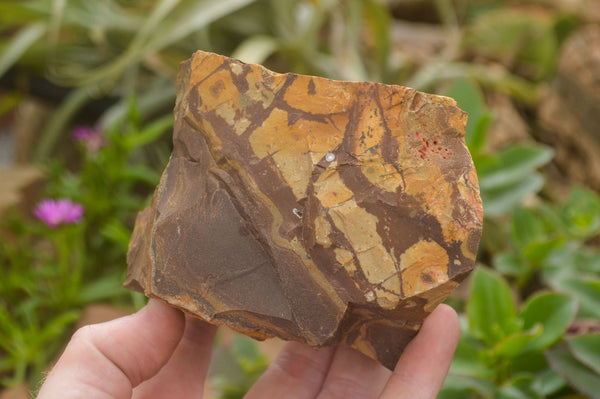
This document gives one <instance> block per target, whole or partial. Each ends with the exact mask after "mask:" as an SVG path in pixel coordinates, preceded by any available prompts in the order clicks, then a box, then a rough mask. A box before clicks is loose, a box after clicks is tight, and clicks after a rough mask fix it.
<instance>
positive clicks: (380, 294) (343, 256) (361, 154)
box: [125, 52, 483, 368]
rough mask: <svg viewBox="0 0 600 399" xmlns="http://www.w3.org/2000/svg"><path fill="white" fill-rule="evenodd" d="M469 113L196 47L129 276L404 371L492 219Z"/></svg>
mask: <svg viewBox="0 0 600 399" xmlns="http://www.w3.org/2000/svg"><path fill="white" fill-rule="evenodd" d="M466 120H467V115H466V114H465V113H464V112H462V111H461V110H460V109H459V108H458V107H457V106H456V103H455V102H454V101H453V100H452V99H449V98H446V97H439V96H433V95H428V94H423V93H420V92H417V91H415V90H413V89H409V88H405V87H398V86H387V85H383V84H377V83H368V82H338V81H331V80H327V79H323V78H317V77H311V76H301V75H295V74H277V73H274V72H271V71H269V70H267V69H265V68H263V67H261V66H259V65H247V64H243V63H241V62H239V61H236V60H233V59H229V58H226V57H222V56H219V55H216V54H210V53H204V52H197V53H196V54H195V55H194V56H193V57H192V58H191V59H190V60H188V61H186V62H184V63H183V64H182V65H181V69H180V73H179V79H178V85H177V104H176V108H175V131H174V137H173V141H174V150H173V154H172V157H171V160H170V162H169V165H168V166H167V168H166V170H165V172H164V174H163V176H162V179H161V182H160V185H159V186H158V187H157V189H156V192H155V195H154V199H153V201H152V204H151V205H150V206H149V207H148V208H146V209H145V210H144V211H142V212H141V213H140V214H139V216H138V218H137V221H136V226H135V231H134V233H133V237H132V240H131V244H130V249H129V256H128V263H129V270H128V278H127V281H126V283H125V285H126V286H127V287H129V288H132V289H135V290H138V291H142V292H144V293H145V294H146V295H148V296H152V297H158V298H161V299H163V300H165V301H166V302H168V303H170V304H171V305H173V306H176V307H178V308H180V309H183V310H184V311H186V312H188V313H190V314H192V315H196V316H198V317H201V318H203V319H205V320H207V321H209V322H211V323H214V324H226V325H228V326H230V327H232V328H234V329H236V330H238V331H241V332H243V333H245V334H247V335H250V336H252V337H255V338H258V339H264V338H268V337H272V336H277V337H280V338H283V339H286V340H297V341H300V342H304V343H306V344H309V345H312V346H316V347H318V346H323V345H332V344H337V343H345V344H348V345H350V346H352V347H354V348H356V349H357V350H359V351H361V352H362V353H364V354H366V355H368V356H370V357H372V358H374V359H377V360H378V361H380V362H381V363H382V364H384V365H385V366H386V367H388V368H393V367H394V365H395V363H396V361H397V360H398V358H399V356H400V354H401V353H402V350H403V349H404V347H405V346H406V344H407V343H408V342H409V341H410V339H411V338H412V337H413V336H414V335H415V334H416V332H417V331H418V329H419V327H420V326H421V323H422V321H423V319H424V318H425V317H426V316H427V314H429V312H431V311H432V310H433V309H434V308H435V306H436V305H437V304H438V303H440V302H441V301H443V300H444V299H445V298H446V297H447V296H448V295H449V294H450V292H451V291H452V290H453V289H454V288H455V287H456V286H457V285H458V284H459V282H460V281H462V280H463V279H464V278H465V277H466V276H467V274H468V273H469V272H470V271H471V269H472V268H473V264H474V261H475V254H476V251H477V247H478V242H479V238H480V234H481V224H482V216H483V215H482V207H481V200H480V198H479V189H478V184H477V176H476V174H475V170H474V168H473V164H472V161H471V157H470V155H469V153H468V151H467V148H466V146H465V143H464V139H463V136H464V127H465V123H466ZM440 333H443V332H440Z"/></svg>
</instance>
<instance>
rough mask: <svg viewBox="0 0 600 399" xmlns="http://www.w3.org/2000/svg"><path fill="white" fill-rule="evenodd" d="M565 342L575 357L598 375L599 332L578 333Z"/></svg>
mask: <svg viewBox="0 0 600 399" xmlns="http://www.w3.org/2000/svg"><path fill="white" fill-rule="evenodd" d="M567 344H568V345H569V348H570V349H571V353H572V354H573V356H575V358H577V359H578V360H579V361H580V362H581V363H583V364H585V365H586V366H587V367H589V368H590V369H592V370H593V371H595V372H596V374H598V375H600V334H585V335H578V336H576V337H572V338H569V339H568V340H567Z"/></svg>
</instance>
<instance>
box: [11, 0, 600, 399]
mask: <svg viewBox="0 0 600 399" xmlns="http://www.w3.org/2000/svg"><path fill="white" fill-rule="evenodd" d="M586 4H589V5H591V7H592V8H593V2H585V1H579V2H577V1H572V2H561V1H559V0H556V1H553V0H546V1H544V0H538V1H534V0H530V1H526V0H522V1H516V0H515V1H487V0H486V1H484V0H481V1H477V0H471V1H469V0H455V1H444V0H430V1H427V0H410V1H409V0H387V1H384V0H313V1H309V0H219V1H212V0H102V1H85V0H69V1H67V0H1V1H0V128H1V131H9V132H10V137H9V136H7V135H6V134H4V136H7V137H9V138H8V139H3V140H2V141H0V146H5V147H10V148H13V150H7V151H3V152H2V153H1V154H4V155H1V157H4V159H3V158H0V161H2V163H3V164H4V165H5V168H7V166H6V165H7V163H8V162H9V159H12V163H21V164H22V163H26V164H34V165H37V167H38V168H40V169H42V170H43V171H44V176H45V178H44V185H43V188H42V189H41V190H37V191H33V194H32V193H31V192H28V193H27V195H25V196H24V197H23V198H21V199H20V200H19V201H17V204H16V205H17V206H16V207H14V208H10V209H0V218H1V219H0V223H1V227H0V273H1V274H2V278H0V305H1V306H0V383H1V384H2V385H3V386H5V387H11V386H16V385H19V384H22V383H23V382H28V383H29V387H30V389H32V390H35V388H36V386H37V384H38V382H39V378H40V376H41V373H42V371H43V370H44V369H45V368H46V367H47V365H48V364H49V362H50V361H51V360H52V359H53V358H54V357H55V356H56V354H57V353H58V351H59V350H60V348H61V347H62V346H63V345H64V343H65V342H66V339H68V337H69V336H70V334H71V333H72V332H73V329H74V326H75V323H76V321H77V320H78V319H79V318H80V316H81V312H82V309H84V308H85V307H86V306H87V305H89V304H91V303H98V302H103V303H112V304H115V305H118V306H120V307H123V308H127V307H130V308H131V307H139V306H142V305H143V303H144V298H142V297H140V296H139V295H137V294H134V293H131V292H129V291H127V290H124V289H122V288H121V282H122V281H123V280H124V273H125V264H126V262H125V255H126V250H127V245H128V241H129V236H130V233H131V229H132V226H133V222H134V219H135V215H136V213H137V211H139V210H141V209H142V208H143V207H144V206H145V205H146V204H147V201H148V198H149V196H150V195H151V193H152V190H153V188H154V186H155V185H156V184H157V182H158V179H159V177H160V173H161V171H162V169H163V168H164V166H165V165H166V162H167V160H168V156H169V154H170V149H171V147H170V146H171V144H170V129H171V127H172V123H173V122H172V116H171V111H172V108H173V104H174V94H175V90H174V79H175V76H176V72H177V66H178V63H179V62H181V61H183V60H185V59H187V58H189V57H190V56H191V54H192V53H193V52H194V51H195V50H197V49H202V50H206V51H213V52H217V53H220V54H224V55H230V56H233V57H236V58H239V59H241V60H243V61H246V62H256V63H262V64H264V65H266V66H267V67H269V68H271V69H273V70H275V71H278V72H288V71H292V72H297V73H303V74H312V75H319V76H325V77H328V78H333V79H343V80H371V81H378V82H384V83H390V84H402V85H407V86H411V87H414V88H417V89H419V90H424V91H428V92H434V93H439V94H444V95H449V96H451V97H454V98H455V99H456V100H457V101H458V102H459V104H460V105H461V106H462V107H463V109H465V110H466V111H467V112H469V114H470V119H469V124H468V127H467V142H468V145H469V148H470V150H471V152H472V155H473V158H474V161H475V163H476V167H477V170H478V174H479V179H480V185H481V191H482V197H483V200H484V208H485V226H484V235H483V238H482V244H481V248H480V253H479V256H478V259H479V267H478V269H477V270H476V271H475V272H474V274H473V275H472V278H471V279H470V281H469V282H468V283H466V284H465V285H464V287H463V288H461V289H460V290H459V291H458V292H457V293H456V294H454V295H453V296H452V297H451V298H450V299H449V302H450V303H451V304H452V305H454V306H455V308H456V309H457V310H458V311H459V312H460V314H461V321H462V329H463V332H462V338H461V341H460V344H459V348H458V350H457V353H456V356H455V359H454V362H453V364H452V368H451V371H450V375H449V377H448V379H447V381H446V384H445V386H444V389H443V390H442V393H441V395H440V397H442V398H456V397H461V398H469V397H473V398H565V399H566V398H583V397H590V398H599V397H600V392H599V391H598V389H597V387H600V277H599V272H600V250H599V248H598V244H599V243H600V240H599V232H600V198H599V197H598V194H597V192H596V191H594V189H598V187H595V186H594V185H593V184H591V183H590V181H593V179H592V180H590V179H591V177H590V178H589V179H588V177H589V176H585V173H584V176H583V178H577V176H578V175H575V176H574V175H573V174H570V173H568V171H569V170H570V169H569V165H568V162H567V164H565V163H564V162H563V161H561V160H560V159H558V158H557V157H555V155H556V154H558V152H559V151H562V149H561V148H559V147H554V148H553V146H552V143H553V141H552V140H551V139H550V138H551V137H554V136H555V135H556V134H557V133H556V132H555V131H553V130H552V128H548V127H547V126H548V123H545V121H544V120H543V118H542V117H541V116H540V115H541V111H540V109H542V108H543V107H544V104H545V101H547V99H548V98H549V97H550V96H551V94H549V93H552V90H553V89H554V87H555V85H556V80H557V79H558V78H559V77H560V74H561V72H560V65H559V59H560V54H561V51H562V49H563V48H564V46H565V43H566V42H567V41H568V40H569V38H571V37H573V35H575V34H577V32H578V31H579V30H580V29H581V28H582V27H584V25H587V26H596V27H597V26H598V24H599V23H600V17H598V15H596V17H594V14H592V13H591V11H590V10H591V8H590V9H588V8H586ZM579 6H581V7H579ZM594 18H597V19H594ZM599 44H600V43H599ZM596 51H597V50H596ZM583 56H585V54H583ZM596 72H597V73H598V74H600V71H596ZM592 97H593V96H592ZM588 100H589V99H588ZM589 101H593V98H592V99H591V100H589ZM32 103H34V104H37V105H36V108H35V109H36V110H37V111H36V112H35V113H34V119H36V120H41V121H42V122H41V123H39V124H38V125H36V126H35V128H33V133H31V132H30V134H29V135H27V134H21V135H18V134H17V133H15V132H21V131H23V130H25V131H27V129H25V128H22V126H21V124H23V121H22V118H21V119H20V118H19V115H20V113H22V112H25V111H23V110H24V109H25V108H26V107H28V106H30V105H31V104H32ZM596 106H598V104H596ZM564 112H565V113H568V112H569V111H568V110H564ZM27 115H29V114H27ZM596 118H598V116H597V115H596ZM596 122H597V125H596V126H600V120H598V119H596ZM79 125H86V126H88V128H87V131H88V134H87V135H81V134H77V133H76V132H77V131H78V130H77V129H81V128H77V126H79ZM31 129H32V128H30V130H31ZM79 131H81V130H79ZM0 136H2V134H0ZM19 146H24V148H25V150H24V151H22V153H21V154H20V155H19V156H18V157H17V156H16V155H13V154H14V153H15V150H14V148H17V147H19ZM19 148H20V147H19ZM563 159H564V158H563ZM567 161H569V159H568V157H567ZM7 176H11V175H7ZM1 184H2V182H0V185H1ZM44 198H52V199H59V198H68V199H70V200H71V201H73V202H76V203H78V204H81V205H82V206H83V208H84V215H83V218H82V219H81V221H80V222H79V223H64V224H61V225H59V226H57V227H50V226H48V225H47V224H45V223H44V222H43V221H42V220H39V219H37V218H36V217H35V216H33V213H32V212H33V208H34V206H35V204H36V203H38V202H39V201H41V200H42V199H44ZM266 364H267V361H266V358H265V356H264V355H263V354H261V353H260V352H259V351H258V350H257V348H256V346H255V345H254V343H253V341H250V340H248V339H246V338H243V337H237V338H235V339H234V340H233V343H232V344H231V345H225V346H223V347H221V348H220V349H219V350H218V351H217V356H216V359H215V366H214V367H213V371H212V376H213V385H214V387H215V388H216V389H217V391H218V392H217V394H218V395H219V396H220V397H224V398H234V397H241V396H243V393H244V392H245V389H247V387H248V386H249V385H250V384H251V383H252V381H253V380H254V379H255V378H256V377H257V376H258V375H260V373H261V371H262V370H263V369H264V367H265V366H266Z"/></svg>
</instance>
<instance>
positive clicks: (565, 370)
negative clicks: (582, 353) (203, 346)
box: [546, 344, 600, 399]
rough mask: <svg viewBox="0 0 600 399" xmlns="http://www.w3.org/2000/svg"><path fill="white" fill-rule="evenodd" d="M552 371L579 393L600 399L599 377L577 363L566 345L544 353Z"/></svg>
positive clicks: (592, 398)
mask: <svg viewBox="0 0 600 399" xmlns="http://www.w3.org/2000/svg"><path fill="white" fill-rule="evenodd" d="M546 358H547V359H548V363H549V364H550V367H551V368H552V370H554V371H555V372H556V373H557V374H559V375H560V376H562V377H563V378H564V379H565V380H567V382H568V383H569V384H570V385H572V386H573V387H574V388H576V389H577V390H578V391H579V392H581V393H583V394H585V395H588V396H589V397H590V398H591V399H600V390H598V387H600V375H598V373H596V372H594V371H593V370H591V369H589V368H588V367H586V366H585V365H584V364H582V363H581V362H579V361H578V360H577V359H576V358H575V357H574V356H573V354H571V352H569V348H568V346H567V344H561V345H558V346H556V347H555V348H553V349H551V350H549V351H547V352H546Z"/></svg>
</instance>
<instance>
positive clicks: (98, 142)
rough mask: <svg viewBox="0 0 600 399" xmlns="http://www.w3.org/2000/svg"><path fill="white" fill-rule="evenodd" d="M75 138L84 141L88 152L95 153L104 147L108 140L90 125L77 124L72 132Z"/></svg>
mask: <svg viewBox="0 0 600 399" xmlns="http://www.w3.org/2000/svg"><path fill="white" fill-rule="evenodd" d="M71 137H73V140H75V141H77V142H80V143H82V144H83V145H84V146H85V148H86V150H87V152H89V153H91V154H94V153H96V152H98V150H99V149H100V148H101V147H103V146H104V145H105V144H106V142H105V141H104V136H102V135H101V134H100V133H98V132H97V131H95V130H94V129H92V128H91V127H89V126H75V127H74V128H73V131H72V132H71Z"/></svg>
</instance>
